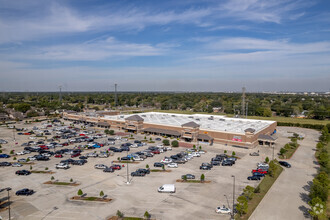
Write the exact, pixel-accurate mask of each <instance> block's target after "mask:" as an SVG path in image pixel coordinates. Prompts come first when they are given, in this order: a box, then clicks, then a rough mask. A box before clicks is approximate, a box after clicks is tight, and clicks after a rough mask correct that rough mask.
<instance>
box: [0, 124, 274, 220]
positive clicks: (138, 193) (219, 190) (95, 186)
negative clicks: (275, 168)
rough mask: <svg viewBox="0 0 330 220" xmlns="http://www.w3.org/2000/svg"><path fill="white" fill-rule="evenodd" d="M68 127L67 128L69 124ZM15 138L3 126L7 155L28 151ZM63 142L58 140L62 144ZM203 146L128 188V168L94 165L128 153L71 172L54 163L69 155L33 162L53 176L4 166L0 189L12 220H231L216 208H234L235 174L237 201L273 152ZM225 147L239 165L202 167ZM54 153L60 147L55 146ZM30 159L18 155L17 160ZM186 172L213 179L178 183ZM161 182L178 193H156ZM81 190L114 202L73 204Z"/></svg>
mask: <svg viewBox="0 0 330 220" xmlns="http://www.w3.org/2000/svg"><path fill="white" fill-rule="evenodd" d="M65 123H66V125H69V122H65ZM33 126H37V127H41V126H42V124H41V123H35V124H33V125H24V124H18V125H16V128H23V127H26V128H28V130H29V129H32V127H33ZM79 127H80V126H79ZM49 129H50V128H49ZM99 132H100V133H102V134H104V132H103V130H102V129H99ZM16 133H17V132H16ZM52 134H54V133H52ZM13 137H14V136H13V129H8V128H6V127H0V139H5V140H7V141H8V143H7V144H3V145H2V146H3V147H2V150H3V153H6V154H9V152H10V150H12V149H15V152H18V151H22V150H23V148H24V147H22V146H21V144H22V143H24V142H27V141H31V140H30V139H29V136H28V135H15V138H16V141H15V143H18V144H16V145H15V147H13V145H14V141H13ZM49 137H51V136H49ZM109 137H110V136H109ZM150 137H152V138H153V140H154V139H155V138H156V136H148V139H149V138H150ZM134 138H135V139H134V140H143V139H144V135H134ZM38 139H40V138H38ZM42 139H44V138H42ZM106 140H107V137H104V138H101V139H97V141H98V142H100V143H101V142H104V141H106ZM134 140H128V141H119V140H118V141H116V144H115V145H114V146H116V147H119V146H120V145H121V144H122V143H125V142H131V143H132V142H133V141H134ZM64 141H65V140H60V142H64ZM79 144H81V143H77V144H72V145H69V146H64V147H63V148H73V147H74V146H77V145H79ZM158 144H161V141H158V142H157V141H156V143H153V144H147V145H146V146H143V147H139V148H131V151H130V152H128V153H129V154H130V153H132V152H136V151H141V150H143V149H147V148H148V147H149V146H157V145H158ZM111 146H113V145H111ZM108 148H109V146H104V147H102V148H100V149H95V150H94V149H90V150H84V151H83V152H82V155H86V154H87V153H90V152H94V151H97V152H99V151H100V150H107V149H108ZM202 148H203V150H205V151H206V153H205V154H202V155H201V157H194V158H193V159H191V160H189V161H188V162H187V163H185V164H179V165H178V168H166V169H168V170H171V172H151V173H150V174H148V175H146V176H145V177H131V176H130V175H129V182H130V184H127V183H126V182H127V175H126V174H127V167H126V164H124V166H125V167H122V169H121V170H116V171H115V172H113V173H104V172H102V170H99V169H95V168H94V165H95V164H105V165H107V166H110V165H111V163H112V161H115V160H117V158H118V157H124V156H126V154H127V153H126V151H124V152H121V153H114V155H113V156H110V157H108V158H88V163H86V164H85V165H83V166H74V165H71V168H70V169H67V170H62V169H55V165H56V164H57V163H59V161H61V160H64V159H69V158H70V155H64V157H63V158H54V157H51V158H50V160H49V161H33V162H34V163H35V164H34V165H32V167H33V170H45V168H46V167H48V168H49V170H51V171H54V172H55V173H54V174H37V173H32V174H31V175H28V176H17V175H15V171H17V170H21V169H26V170H29V169H30V165H24V166H23V167H0V172H1V175H0V182H1V186H0V188H4V187H11V188H12V191H11V201H13V203H12V204H11V213H12V216H13V217H14V219H33V220H34V219H106V218H107V217H110V216H113V215H116V212H117V210H120V211H121V212H123V213H124V214H125V215H126V216H137V217H142V216H143V214H144V213H145V211H148V212H149V213H150V214H151V215H152V217H153V218H156V219H230V216H229V215H228V214H217V213H215V208H216V207H217V206H222V205H225V206H227V207H228V205H229V206H230V207H231V206H232V199H233V177H232V175H234V176H235V192H236V193H235V197H236V198H237V197H238V196H239V194H240V193H242V190H243V188H244V187H245V186H246V185H251V186H253V187H255V186H256V185H257V184H258V181H248V180H247V177H248V176H250V175H251V169H253V168H256V163H257V162H260V161H262V160H263V159H264V158H265V155H268V156H269V157H270V158H271V153H272V151H271V149H269V148H266V147H258V148H256V149H251V150H247V149H240V148H233V147H228V146H224V145H217V144H215V145H214V146H207V145H206V146H202ZM224 149H228V154H231V150H235V152H236V156H238V157H239V158H240V159H238V160H237V161H236V164H235V165H233V166H214V167H213V168H212V169H211V170H200V169H199V166H200V165H201V163H203V162H210V160H211V158H212V157H215V155H216V154H222V153H223V152H224ZM55 150H59V149H58V148H56V149H55ZM185 150H186V148H182V147H179V148H173V150H172V151H167V152H164V153H161V154H155V155H154V156H153V157H148V158H147V159H146V160H144V161H139V162H138V163H134V164H129V165H128V169H129V174H130V173H131V172H132V171H135V170H136V169H138V168H146V165H147V164H148V165H149V166H150V168H151V169H153V164H154V162H160V161H161V160H162V159H163V158H164V157H165V156H170V155H173V154H176V153H179V152H181V151H185ZM256 150H260V152H261V155H260V156H257V157H251V156H249V153H251V152H253V151H256ZM34 154H38V153H31V154H30V155H34ZM30 155H22V156H16V157H17V159H19V158H26V157H27V156H30ZM74 159H75V158H74ZM2 161H8V162H13V156H12V157H10V158H8V159H5V158H1V159H0V162H2ZM121 165H122V164H121ZM158 169H161V168H158ZM188 173H189V174H194V175H195V176H196V179H199V178H200V176H201V174H204V175H205V180H210V181H211V182H210V183H203V184H201V183H179V182H176V180H177V179H180V178H181V175H184V174H188ZM51 176H54V178H55V179H57V180H59V181H66V182H68V181H69V180H70V179H71V178H72V179H73V181H77V182H78V183H80V184H81V185H79V186H55V185H47V184H43V183H44V182H46V181H49V180H50V179H51ZM163 184H175V186H176V193H174V194H167V193H158V192H157V188H158V187H160V186H161V185H163ZM22 188H29V189H33V190H34V191H36V193H34V194H33V195H31V196H27V197H25V196H23V197H22V196H15V192H16V191H17V190H19V189H22ZM78 189H82V191H83V192H84V193H86V194H87V196H99V193H100V191H101V190H102V191H103V192H104V194H105V195H107V197H108V198H111V199H113V200H112V201H111V202H109V203H101V202H82V201H71V200H70V197H72V196H75V195H77V191H78ZM6 194H7V193H6V192H2V193H0V197H1V198H3V197H6ZM0 216H2V217H3V218H4V219H6V218H8V212H7V211H3V212H0Z"/></svg>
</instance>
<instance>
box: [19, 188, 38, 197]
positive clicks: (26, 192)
mask: <svg viewBox="0 0 330 220" xmlns="http://www.w3.org/2000/svg"><path fill="white" fill-rule="evenodd" d="M33 193H34V191H33V190H32V189H27V188H25V189H21V190H18V191H17V192H16V196H29V195H32V194H33Z"/></svg>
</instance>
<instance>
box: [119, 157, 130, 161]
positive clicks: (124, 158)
mask: <svg viewBox="0 0 330 220" xmlns="http://www.w3.org/2000/svg"><path fill="white" fill-rule="evenodd" d="M120 160H131V158H129V157H122V158H120Z"/></svg>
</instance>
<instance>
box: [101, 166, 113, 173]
mask: <svg viewBox="0 0 330 220" xmlns="http://www.w3.org/2000/svg"><path fill="white" fill-rule="evenodd" d="M103 172H105V173H113V172H114V170H113V169H112V168H111V167H107V168H105V169H103Z"/></svg>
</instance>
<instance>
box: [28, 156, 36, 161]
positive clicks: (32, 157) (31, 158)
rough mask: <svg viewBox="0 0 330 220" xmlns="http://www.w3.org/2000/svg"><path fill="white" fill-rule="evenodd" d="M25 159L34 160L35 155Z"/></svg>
mask: <svg viewBox="0 0 330 220" xmlns="http://www.w3.org/2000/svg"><path fill="white" fill-rule="evenodd" d="M26 159H29V160H30V161H33V160H36V157H35V156H29V157H27V158H26Z"/></svg>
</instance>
